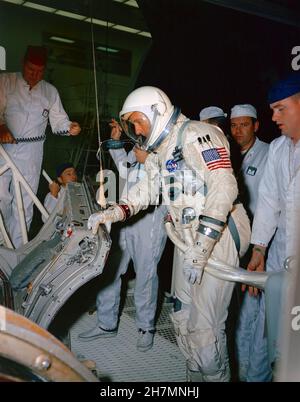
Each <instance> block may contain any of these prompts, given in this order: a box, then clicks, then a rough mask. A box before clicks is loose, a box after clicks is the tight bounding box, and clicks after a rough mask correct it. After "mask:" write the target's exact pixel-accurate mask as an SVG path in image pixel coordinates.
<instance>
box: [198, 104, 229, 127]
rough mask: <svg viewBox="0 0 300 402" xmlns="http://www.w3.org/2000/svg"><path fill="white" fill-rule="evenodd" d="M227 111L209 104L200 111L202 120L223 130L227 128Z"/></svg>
mask: <svg viewBox="0 0 300 402" xmlns="http://www.w3.org/2000/svg"><path fill="white" fill-rule="evenodd" d="M226 117H227V113H224V112H223V110H222V109H221V108H219V107H217V106H209V107H205V108H204V109H202V110H201V111H200V113H199V118H200V121H203V122H204V123H208V124H212V125H214V126H217V127H220V128H221V129H222V130H223V131H224V128H225V122H226Z"/></svg>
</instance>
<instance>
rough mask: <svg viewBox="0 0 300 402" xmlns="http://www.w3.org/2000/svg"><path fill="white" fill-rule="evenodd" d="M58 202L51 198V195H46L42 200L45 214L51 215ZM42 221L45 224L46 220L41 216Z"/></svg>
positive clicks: (56, 199)
mask: <svg viewBox="0 0 300 402" xmlns="http://www.w3.org/2000/svg"><path fill="white" fill-rule="evenodd" d="M57 202H58V198H55V197H53V195H52V194H51V193H48V194H47V195H46V197H45V200H44V207H45V208H46V210H47V212H48V213H49V214H51V212H52V211H53V210H54V208H55V207H56V205H57ZM42 220H43V222H44V223H45V222H46V219H45V217H44V216H43V215H42Z"/></svg>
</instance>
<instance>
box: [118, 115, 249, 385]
mask: <svg viewBox="0 0 300 402" xmlns="http://www.w3.org/2000/svg"><path fill="white" fill-rule="evenodd" d="M185 120H186V118H185V117H184V116H183V115H181V116H180V117H179V118H178V120H177V123H176V125H175V126H174V128H173V130H172V131H171V133H170V134H169V135H168V136H167V138H166V139H165V140H164V141H163V143H162V144H161V146H160V147H159V148H158V149H157V153H156V154H151V155H150V156H149V157H148V158H147V160H146V162H145V167H146V170H147V173H148V176H146V177H145V178H144V179H143V180H141V181H140V182H139V183H138V184H137V185H135V186H133V187H132V188H131V189H130V190H129V192H128V196H127V197H124V198H123V199H122V202H124V203H125V204H127V205H129V207H130V209H131V211H132V212H133V213H134V214H136V213H138V212H139V211H140V210H142V209H145V208H146V207H147V205H149V204H151V203H153V202H155V200H156V199H157V196H158V193H159V190H160V185H161V187H162V195H163V202H164V203H165V204H166V205H167V208H168V210H169V213H170V214H171V216H172V220H173V223H174V226H175V228H176V231H177V232H178V233H179V234H180V235H181V236H182V239H184V235H183V228H182V225H181V219H182V211H183V209H184V208H185V207H191V208H193V209H194V211H195V214H196V217H197V216H200V215H206V216H209V217H211V218H214V219H217V220H219V221H222V222H226V220H227V216H228V213H229V212H230V211H232V217H233V219H234V221H235V224H236V227H237V231H238V233H239V237H240V241H241V254H243V253H245V252H246V250H247V248H248V245H249V240H250V225H249V220H248V217H247V215H246V212H245V210H244V209H243V207H242V205H241V204H238V205H235V206H234V207H233V203H234V201H235V199H236V196H237V192H238V190H237V183H236V180H235V177H234V175H233V173H232V169H231V168H230V167H228V165H227V167H226V168H224V167H222V166H223V163H222V162H220V164H219V165H218V164H217V165H218V166H220V167H219V168H216V169H215V170H214V169H213V168H212V170H210V169H209V168H208V165H207V164H206V162H205V160H204V155H205V156H206V157H207V159H209V153H210V152H215V150H216V149H220V152H222V151H223V152H224V153H225V154H226V153H227V156H228V158H229V144H228V142H227V140H226V138H225V136H224V134H223V133H222V132H221V130H219V129H218V128H216V127H214V126H212V125H208V124H205V123H201V122H190V123H189V125H188V126H187V127H186V128H185V130H184V134H183V139H182V144H181V145H182V152H183V157H184V160H183V161H180V162H178V167H177V168H176V169H175V170H174V171H173V172H170V171H168V170H167V168H166V167H167V163H168V161H169V162H170V161H171V160H172V159H173V155H172V153H173V151H174V149H175V146H176V145H177V141H178V133H179V130H180V127H181V126H182V124H183V122H184V121H185ZM208 138H209V139H208ZM207 163H209V162H207ZM191 224H192V228H193V230H194V231H195V232H196V230H197V228H198V224H199V221H198V219H195V220H194V221H192V223H191ZM211 257H212V258H216V259H217V260H223V261H226V262H227V263H228V264H229V265H232V266H236V267H237V266H238V264H239V258H238V251H237V249H236V246H235V243H234V240H233V238H232V236H231V233H230V231H229V229H228V226H227V225H225V229H224V230H223V233H222V236H221V238H220V240H219V241H218V242H217V243H216V245H215V247H214V249H213V252H212V256H211ZM182 262H183V259H182V258H181V263H182ZM178 268H181V280H177V281H176V283H175V294H176V297H177V298H178V299H179V300H180V302H181V303H182V308H181V309H178V311H174V313H173V314H172V319H173V322H174V325H175V332H176V335H177V341H178V344H179V347H180V349H181V351H182V353H183V354H184V356H185V357H186V359H187V366H188V369H189V371H190V372H197V373H199V375H200V377H201V378H202V380H204V381H228V380H229V378H230V370H229V363H228V355H227V347H226V335H225V321H226V318H227V309H228V305H229V303H230V299H231V294H232V290H233V287H234V283H230V282H226V281H223V280H219V279H216V278H214V277H212V276H210V275H209V274H207V273H206V272H204V274H203V277H202V281H201V284H200V285H198V284H194V285H190V284H188V283H187V282H186V281H185V278H184V277H183V275H182V270H183V266H182V265H181V266H180V267H178Z"/></svg>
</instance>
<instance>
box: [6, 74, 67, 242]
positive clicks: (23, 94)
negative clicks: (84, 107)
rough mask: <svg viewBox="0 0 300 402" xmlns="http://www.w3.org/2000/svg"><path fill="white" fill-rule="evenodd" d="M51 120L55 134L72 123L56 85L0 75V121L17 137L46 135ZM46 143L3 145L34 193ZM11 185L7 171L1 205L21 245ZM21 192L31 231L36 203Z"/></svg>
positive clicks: (14, 236)
mask: <svg viewBox="0 0 300 402" xmlns="http://www.w3.org/2000/svg"><path fill="white" fill-rule="evenodd" d="M48 119H49V122H50V125H51V128H52V131H53V132H54V133H65V132H68V130H69V127H70V124H71V122H70V120H69V118H68V116H67V114H66V112H65V110H64V108H63V106H62V103H61V101H60V97H59V94H58V92H57V90H56V88H55V87H54V86H53V85H51V84H49V83H48V82H46V81H44V80H42V81H40V82H39V83H38V84H37V85H35V86H34V87H33V88H32V89H31V90H30V87H29V85H28V84H27V83H26V81H25V80H24V79H23V76H22V74H21V73H4V74H0V124H6V125H7V127H8V128H9V130H10V131H11V133H12V134H13V136H14V137H15V138H37V137H41V136H43V135H44V134H45V130H46V126H47V122H48ZM43 144H44V140H41V141H32V142H31V141H30V142H20V143H18V144H4V145H3V147H4V149H5V150H6V152H7V153H8V154H9V156H10V157H11V159H12V161H13V162H14V163H15V164H16V166H17V168H18V169H19V170H20V172H21V173H22V175H23V176H24V178H25V180H26V181H27V182H28V183H29V185H30V186H31V188H32V190H33V192H34V193H36V192H37V189H38V184H39V178H40V172H41V165H42V161H43ZM0 164H2V163H1V161H0ZM11 184H12V173H11V171H8V172H6V173H4V174H3V175H2V176H1V177H0V193H1V205H0V208H1V212H2V214H3V218H4V222H5V225H6V227H7V229H8V232H9V234H10V237H11V240H12V241H13V244H14V246H15V247H19V246H20V245H22V243H23V241H22V236H21V231H20V225H19V219H18V211H17V205H16V200H15V195H14V188H13V185H12V186H11ZM22 193H23V204H24V211H25V217H26V224H27V229H28V230H29V227H30V224H31V220H32V215H33V204H32V201H31V199H30V198H29V196H27V194H26V193H25V192H22Z"/></svg>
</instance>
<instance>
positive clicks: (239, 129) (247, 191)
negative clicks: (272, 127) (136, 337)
mask: <svg viewBox="0 0 300 402" xmlns="http://www.w3.org/2000/svg"><path fill="white" fill-rule="evenodd" d="M258 128H259V122H258V120H257V111H256V109H255V107H254V106H252V105H250V104H243V105H235V106H234V107H233V108H232V109H231V115H230V129H231V135H232V137H233V139H234V140H235V142H236V143H237V145H238V146H239V148H240V152H241V156H242V164H241V168H240V172H239V173H238V182H239V191H240V198H241V201H242V202H243V204H244V207H245V208H246V210H247V212H248V214H249V216H250V217H251V219H252V218H253V215H254V212H255V208H256V203H257V198H258V185H259V182H260V180H261V177H262V174H263V171H264V167H265V164H266V159H267V154H268V147H269V145H268V144H266V143H265V142H263V141H260V140H259V138H257V137H256V132H257V130H258ZM249 251H250V250H249ZM249 259H250V258H249V255H246V256H245V258H244V259H243V261H242V265H246V266H247V264H248V262H249ZM242 290H243V291H244V290H245V286H243V287H242ZM261 303H262V300H261V297H251V296H250V295H249V294H248V293H247V294H245V296H244V299H243V303H242V306H241V310H240V315H239V318H238V323H237V332H236V349H237V350H236V352H237V359H238V366H239V377H240V380H241V381H264V380H266V379H268V377H267V378H265V377H262V376H261V372H262V371H264V369H263V366H264V361H266V351H267V349H266V345H267V341H266V338H264V337H262V339H261V344H258V345H256V346H257V348H256V349H253V348H254V345H252V340H253V337H254V336H255V334H254V333H253V331H252V328H253V325H255V324H256V320H257V319H258V317H259V311H260V309H261V307H260V304H261ZM262 351H265V353H262ZM249 352H250V353H251V355H249ZM250 357H251V361H250Z"/></svg>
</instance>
